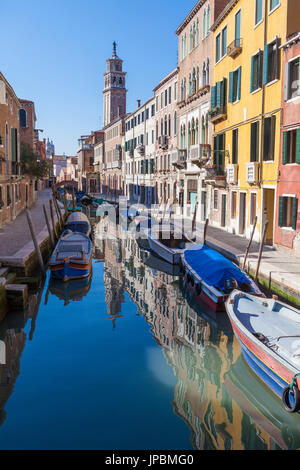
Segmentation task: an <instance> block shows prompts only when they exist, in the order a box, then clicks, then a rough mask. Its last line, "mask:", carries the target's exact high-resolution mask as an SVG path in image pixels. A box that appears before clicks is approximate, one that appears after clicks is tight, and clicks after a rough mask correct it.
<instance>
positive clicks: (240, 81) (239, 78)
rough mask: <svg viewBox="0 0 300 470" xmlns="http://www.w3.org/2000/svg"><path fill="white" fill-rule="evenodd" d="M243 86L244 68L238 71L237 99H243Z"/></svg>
mask: <svg viewBox="0 0 300 470" xmlns="http://www.w3.org/2000/svg"><path fill="white" fill-rule="evenodd" d="M241 86H242V67H239V69H238V83H237V99H238V100H240V99H241Z"/></svg>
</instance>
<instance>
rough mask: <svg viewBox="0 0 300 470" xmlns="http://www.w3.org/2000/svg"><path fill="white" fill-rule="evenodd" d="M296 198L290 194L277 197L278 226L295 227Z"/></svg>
mask: <svg viewBox="0 0 300 470" xmlns="http://www.w3.org/2000/svg"><path fill="white" fill-rule="evenodd" d="M297 212H298V199H297V198H296V197H291V196H282V197H280V198H279V220H278V225H279V227H290V228H292V229H294V230H296V228H297Z"/></svg>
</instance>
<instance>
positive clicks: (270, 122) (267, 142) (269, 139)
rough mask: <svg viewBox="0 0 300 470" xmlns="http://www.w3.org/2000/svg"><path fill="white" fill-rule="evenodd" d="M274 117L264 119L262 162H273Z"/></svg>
mask: <svg viewBox="0 0 300 470" xmlns="http://www.w3.org/2000/svg"><path fill="white" fill-rule="evenodd" d="M275 126H276V116H272V117H270V118H266V119H264V153H263V159H264V161H270V160H274V148H275Z"/></svg>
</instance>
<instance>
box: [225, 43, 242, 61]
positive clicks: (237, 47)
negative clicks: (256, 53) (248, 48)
mask: <svg viewBox="0 0 300 470" xmlns="http://www.w3.org/2000/svg"><path fill="white" fill-rule="evenodd" d="M242 48H243V40H242V39H241V38H239V39H235V40H234V41H232V43H231V44H229V46H228V47H227V55H228V56H229V57H231V58H232V59H234V58H235V57H236V56H237V55H239V54H240V53H241V52H242Z"/></svg>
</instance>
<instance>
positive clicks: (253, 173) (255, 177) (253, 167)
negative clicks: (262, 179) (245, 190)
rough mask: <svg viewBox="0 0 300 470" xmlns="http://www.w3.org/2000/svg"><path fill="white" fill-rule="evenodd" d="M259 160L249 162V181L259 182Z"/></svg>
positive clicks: (251, 182)
mask: <svg viewBox="0 0 300 470" xmlns="http://www.w3.org/2000/svg"><path fill="white" fill-rule="evenodd" d="M259 166H260V164H259V162H251V163H247V183H249V184H257V183H258V181H259Z"/></svg>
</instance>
